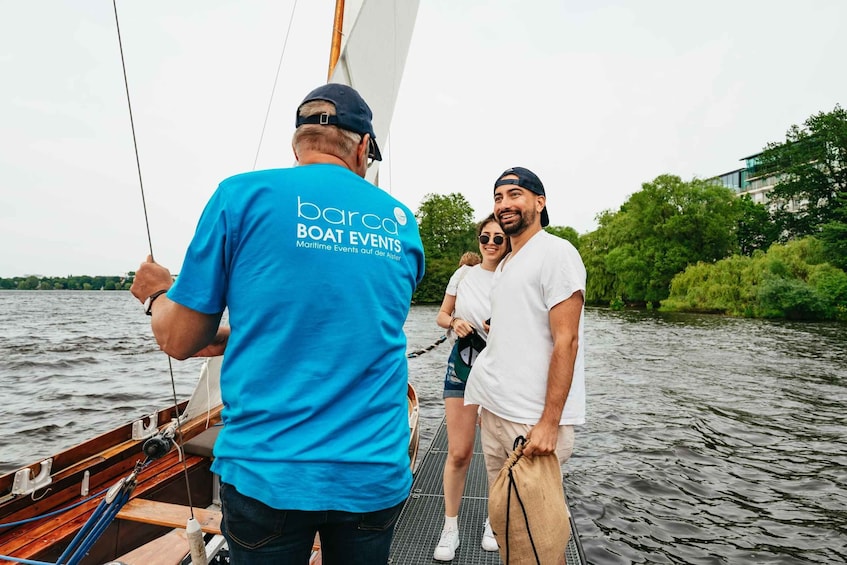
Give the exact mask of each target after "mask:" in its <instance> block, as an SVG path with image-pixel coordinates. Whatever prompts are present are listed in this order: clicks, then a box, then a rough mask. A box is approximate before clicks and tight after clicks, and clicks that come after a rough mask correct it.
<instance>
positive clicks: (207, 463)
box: [0, 385, 420, 565]
mask: <svg viewBox="0 0 847 565" xmlns="http://www.w3.org/2000/svg"><path fill="white" fill-rule="evenodd" d="M407 397H408V410H409V431H410V434H409V436H410V440H409V458H410V464H411V465H412V468H414V465H415V461H416V458H417V451H418V441H419V432H418V422H419V413H420V411H419V405H418V397H417V392H416V391H415V389H414V387H412V386H411V385H409V386H408V394H407ZM185 404H186V403H183V404H181V405H180V407H179V409H180V410H182V409H184V407H185ZM220 410H221V407H220V406H218V407H217V408H215V409H214V410H212V411H210V412H208V413H203V414H200V415H198V416H196V417H195V418H194V419H192V420H189V421H187V422H184V423H183V424H182V426H181V427H182V430H181V433H182V436H183V438H184V439H183V442H189V441H190V440H191V439H193V438H195V437H197V436H199V435H200V434H201V433H203V432H204V431H206V430H207V429H210V428H212V427H213V426H215V424H217V423H219V422H220ZM173 414H174V408H173V407H171V408H169V409H164V410H162V411H160V412H159V413H158V414H156V416H155V420H156V421H155V426H156V427H157V428H158V429H160V430H162V429H165V428H167V427H168V425H169V424H170V423H171V420H172V417H173ZM152 424H153V423H152V422H147V424H146V425H148V426H151V425H152ZM210 431H211V430H210ZM132 433H133V425H132V424H126V425H123V426H120V427H118V428H116V429H114V430H112V431H110V432H107V433H105V434H102V435H100V436H98V437H96V438H93V439H91V440H88V441H86V442H83V443H81V444H79V445H77V446H75V447H73V448H71V449H68V450H66V451H63V452H61V453H58V454H56V455H54V456H53V457H52V469H51V472H50V484H49V485H48V486H46V487H45V488H43V489H38V490H36V491H35V492H33V493H31V494H25V495H17V496H15V495H12V494H11V493H12V491H13V490H14V489H15V488H16V485H15V476H16V474H18V473H19V472H20V471H23V472H24V473H25V474H28V475H29V476H30V477H38V476H39V474H40V472H41V463H33V464H32V465H29V466H27V467H24V468H23V469H21V470H19V471H15V472H12V473H9V474H7V475H4V476H0V524H8V523H12V522H19V521H24V520H27V519H31V518H34V517H37V516H41V515H44V514H46V513H49V512H52V511H55V510H57V509H60V508H65V507H68V506H71V505H74V504H79V506H76V507H75V508H73V509H72V510H69V511H67V512H64V513H62V514H59V515H56V516H53V517H46V518H43V519H40V520H36V521H34V522H29V523H24V524H21V525H18V526H15V527H8V528H0V555H6V556H13V557H15V558H18V559H30V560H39V561H53V562H55V561H56V559H57V558H58V557H59V556H60V555H61V554H62V552H63V551H64V550H65V548H66V547H67V546H68V544H69V543H70V542H71V540H72V539H73V537H74V535H75V534H76V532H77V531H78V530H79V529H80V528H81V527H82V526H83V525H84V524H85V522H86V521H87V520H88V518H89V516H90V515H91V514H92V512H93V511H94V510H95V508H96V507H97V505H98V504H99V502H100V500H101V498H102V496H96V497H91V496H92V495H93V494H97V493H100V492H101V491H103V490H105V489H108V488H109V487H111V486H112V485H113V484H115V483H116V482H117V481H119V480H120V479H121V478H122V477H126V476H127V475H129V474H130V473H131V472H132V471H133V469H134V468H135V466H136V464H137V462H138V461H143V460H144V459H145V455H144V452H143V449H142V447H143V444H144V441H143V440H138V439H132V437H133V435H132ZM210 467H211V457H210V454H203V453H202V451H199V452H195V453H187V454H186V456H185V459H184V462H183V461H181V460H180V457H179V452H178V451H177V450H176V449H172V450H171V451H170V452H169V453H168V454H167V455H165V456H164V457H162V458H160V459H158V460H155V461H153V462H152V463H150V465H149V466H148V467H146V468H145V469H144V470H142V471H141V472H140V473H139V474H138V481H137V486H136V487H135V490H134V492H133V493H132V497H131V499H130V501H129V502H128V503H127V505H126V506H125V507H124V510H122V511H121V513H120V514H118V519H115V520H114V521H113V522H112V524H111V525H110V526H109V527H108V528H106V530H105V531H104V533H103V534H102V536H101V537H100V539H99V540H98V541H97V543H95V544H94V546H93V547H92V548H91V551H90V552H89V554H88V556H87V557H86V558H85V559H84V560H83V561H82V563H92V564H100V563H105V562H107V561H112V560H116V559H120V560H121V561H123V562H124V563H127V564H129V565H132V564H133V563H138V564H139V565H157V564H159V563H161V564H163V565H164V564H165V563H169V564H176V563H179V561H180V560H181V559H182V557H184V556H185V554H186V553H187V552H188V544H187V541H185V536H184V531H183V532H182V533H180V532H174V528H184V527H185V523H186V520H187V518H188V516H189V508H188V500H189V494H188V492H187V491H186V480H185V472H187V475H188V484H189V485H190V499H191V503H192V504H193V506H194V508H195V515H196V516H197V517H198V520H200V517H203V519H202V520H201V527H203V530H204V531H205V532H211V533H219V532H220V513H219V511H217V512H215V511H212V512H209V511H207V510H206V508H207V507H209V506H210V505H212V504H213V499H214V488H213V485H214V479H213V474H212V473H211V470H210ZM85 481H87V483H88V492H90V493H92V494H91V495H88V496H89V497H91V498H89V499H88V500H87V501H86V498H87V497H86V496H84V495H83V494H82V491H83V486H82V485H83V484H84V482H85ZM175 555H176V559H174V556H175ZM153 556H155V559H153ZM312 563H320V551H319V542H318V541H317V540H316V547H315V552H314V554H313V558H312Z"/></svg>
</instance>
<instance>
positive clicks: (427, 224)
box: [412, 193, 477, 302]
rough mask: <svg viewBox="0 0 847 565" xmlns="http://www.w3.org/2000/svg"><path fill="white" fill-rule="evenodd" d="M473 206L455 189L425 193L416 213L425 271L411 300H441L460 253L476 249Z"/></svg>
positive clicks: (456, 266)
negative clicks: (447, 192)
mask: <svg viewBox="0 0 847 565" xmlns="http://www.w3.org/2000/svg"><path fill="white" fill-rule="evenodd" d="M473 213H474V212H473V208H471V206H470V204H468V201H467V200H465V197H464V196H462V195H461V194H458V193H453V194H448V195H446V196H445V195H441V194H427V195H426V196H425V197H424V199H423V201H422V202H421V205H420V207H419V208H418V211H417V213H416V214H415V217H416V218H417V220H418V227H419V228H420V232H421V240H422V241H423V246H424V253H425V255H426V273H425V274H424V278H423V280H422V281H421V283H420V284H419V285H418V288H417V289H416V290H415V294H414V296H413V297H412V300H414V301H415V302H441V300H442V299H443V298H444V289H445V288H446V287H447V283H448V282H449V280H450V276H451V275H452V274H453V272H454V271H455V270H456V269H457V268H458V265H459V258H460V257H461V256H462V253H464V252H465V251H469V250H476V249H477V241H476V224H475V223H474V220H473Z"/></svg>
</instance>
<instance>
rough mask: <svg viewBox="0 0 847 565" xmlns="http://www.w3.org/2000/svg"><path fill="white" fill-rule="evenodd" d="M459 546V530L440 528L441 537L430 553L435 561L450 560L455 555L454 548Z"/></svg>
mask: <svg viewBox="0 0 847 565" xmlns="http://www.w3.org/2000/svg"><path fill="white" fill-rule="evenodd" d="M457 547H459V530H454V529H452V528H451V529H449V530H441V539H439V540H438V545H437V546H436V548H435V551H434V552H433V553H432V558H433V559H435V560H436V561H452V560H453V558H454V557H455V556H456V548H457Z"/></svg>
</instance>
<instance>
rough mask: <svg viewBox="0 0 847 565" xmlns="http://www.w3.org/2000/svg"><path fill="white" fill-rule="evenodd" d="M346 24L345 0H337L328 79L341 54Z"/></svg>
mask: <svg viewBox="0 0 847 565" xmlns="http://www.w3.org/2000/svg"><path fill="white" fill-rule="evenodd" d="M343 25H344V0H335V18H333V21H332V44H331V46H330V48H329V71H328V72H327V75H326V80H327V82H329V80H330V79H331V78H332V73H333V71H335V65H336V64H337V63H338V58H339V57H340V56H341V38H342V34H341V31H342V26H343Z"/></svg>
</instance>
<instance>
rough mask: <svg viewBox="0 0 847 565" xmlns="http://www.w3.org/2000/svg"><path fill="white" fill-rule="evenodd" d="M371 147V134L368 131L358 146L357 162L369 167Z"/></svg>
mask: <svg viewBox="0 0 847 565" xmlns="http://www.w3.org/2000/svg"><path fill="white" fill-rule="evenodd" d="M370 147H371V134H369V133H366V134H365V135H363V136H362V141H361V143H359V147H357V148H356V161H357V162H356V164H357V165H359V166H364V167H365V169H367V168H368V151H369V150H370Z"/></svg>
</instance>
